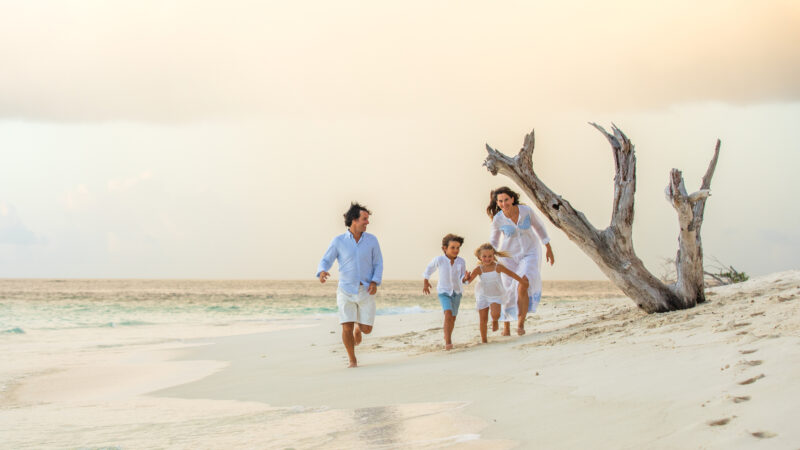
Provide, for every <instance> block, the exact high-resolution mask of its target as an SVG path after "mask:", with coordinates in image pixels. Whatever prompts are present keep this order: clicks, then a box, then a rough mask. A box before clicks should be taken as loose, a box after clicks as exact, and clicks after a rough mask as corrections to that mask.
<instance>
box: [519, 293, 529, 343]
mask: <svg viewBox="0 0 800 450" xmlns="http://www.w3.org/2000/svg"><path fill="white" fill-rule="evenodd" d="M528 301H529V300H528V289H527V288H525V287H524V286H523V285H521V284H520V285H519V286H518V288H517V311H519V316H517V334H518V335H520V336H522V335H523V334H525V317H526V316H527V315H528Z"/></svg>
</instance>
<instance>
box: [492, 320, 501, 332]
mask: <svg viewBox="0 0 800 450" xmlns="http://www.w3.org/2000/svg"><path fill="white" fill-rule="evenodd" d="M499 328H500V324H498V323H497V321H496V320H493V321H492V331H497V330H498V329H499Z"/></svg>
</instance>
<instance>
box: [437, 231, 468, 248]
mask: <svg viewBox="0 0 800 450" xmlns="http://www.w3.org/2000/svg"><path fill="white" fill-rule="evenodd" d="M450 241H455V242H458V243H459V244H461V245H464V238H463V237H461V236H457V235H455V234H453V233H450V234H448V235H447V236H445V237H443V238H442V247H447V246H448V245H450Z"/></svg>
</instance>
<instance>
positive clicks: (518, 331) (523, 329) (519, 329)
mask: <svg viewBox="0 0 800 450" xmlns="http://www.w3.org/2000/svg"><path fill="white" fill-rule="evenodd" d="M523 334H525V328H517V336H522V335H523Z"/></svg>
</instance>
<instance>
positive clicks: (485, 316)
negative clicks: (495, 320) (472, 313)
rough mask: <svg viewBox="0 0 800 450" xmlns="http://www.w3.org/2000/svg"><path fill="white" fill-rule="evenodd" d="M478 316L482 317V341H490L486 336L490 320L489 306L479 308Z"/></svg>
mask: <svg viewBox="0 0 800 450" xmlns="http://www.w3.org/2000/svg"><path fill="white" fill-rule="evenodd" d="M478 317H479V319H480V330H481V342H482V343H484V344H485V343H487V342H489V340H488V338H487V337H486V331H487V330H486V325H487V323H488V322H489V308H483V309H481V310H478Z"/></svg>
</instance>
